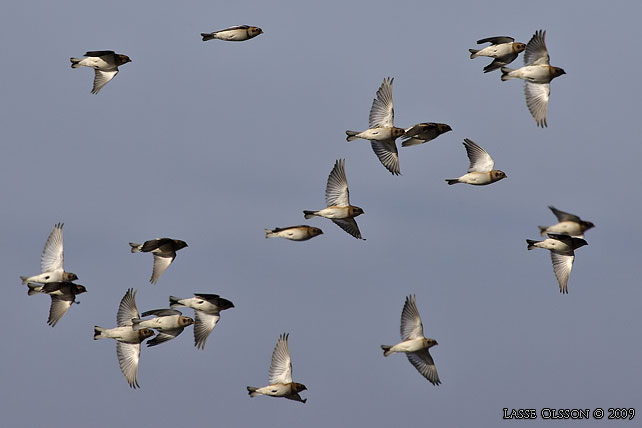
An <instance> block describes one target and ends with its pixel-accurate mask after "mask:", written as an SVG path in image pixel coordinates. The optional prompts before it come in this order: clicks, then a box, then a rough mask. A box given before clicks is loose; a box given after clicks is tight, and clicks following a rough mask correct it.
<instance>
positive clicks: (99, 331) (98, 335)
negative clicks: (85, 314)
mask: <svg viewBox="0 0 642 428" xmlns="http://www.w3.org/2000/svg"><path fill="white" fill-rule="evenodd" d="M105 330H106V329H104V328H102V327H99V326H97V325H95V326H94V340H98V339H102V338H103V331H105Z"/></svg>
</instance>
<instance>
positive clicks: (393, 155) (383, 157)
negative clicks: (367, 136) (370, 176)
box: [370, 140, 401, 175]
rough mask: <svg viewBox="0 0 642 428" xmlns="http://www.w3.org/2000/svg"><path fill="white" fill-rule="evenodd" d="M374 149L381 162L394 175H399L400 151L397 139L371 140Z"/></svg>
mask: <svg viewBox="0 0 642 428" xmlns="http://www.w3.org/2000/svg"><path fill="white" fill-rule="evenodd" d="M370 145H371V146H372V151H374V152H375V154H376V155H377V157H378V158H379V162H381V164H382V165H383V166H385V167H386V169H387V170H388V171H390V173H391V174H392V175H399V174H400V173H401V171H400V169H399V153H398V152H397V145H396V144H395V140H370Z"/></svg>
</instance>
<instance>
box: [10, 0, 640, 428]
mask: <svg viewBox="0 0 642 428" xmlns="http://www.w3.org/2000/svg"><path fill="white" fill-rule="evenodd" d="M611 3H612V4H607V3H606V2H597V1H591V2H558V1H541V2H538V3H537V5H535V4H533V3H528V4H527V3H523V2H513V3H507V2H500V1H486V2H455V1H453V2H441V3H434V2H422V1H414V2H411V1H407V2H404V1H399V2H394V3H392V2H382V1H353V2H345V1H341V2H335V1H327V2H317V3H312V2H300V1H237V2H211V1H199V2H189V3H187V4H186V3H185V2H182V3H181V2H168V1H161V2H143V3H141V2H129V1H112V2H110V3H109V4H104V3H98V2H87V1H59V2H49V1H32V2H9V3H8V4H6V5H5V6H4V8H3V12H2V14H1V15H0V35H1V36H2V40H3V45H2V52H3V55H2V57H3V58H4V67H3V78H2V79H1V80H0V96H1V99H2V102H1V103H0V129H2V135H3V138H2V141H3V143H2V147H3V151H2V156H1V157H0V166H1V167H0V180H1V182H2V183H4V185H3V186H2V187H1V188H0V198H1V200H2V208H1V210H2V220H3V227H2V229H3V236H4V239H3V240H2V243H1V244H0V256H1V257H2V260H4V263H3V266H4V268H3V269H2V273H1V274H0V275H2V279H3V281H2V282H3V283H4V284H5V295H4V301H5V305H4V310H3V312H2V315H0V319H2V322H3V325H4V326H5V328H4V341H3V343H4V346H3V353H2V354H3V357H2V362H3V364H2V369H0V385H2V388H0V410H1V411H0V413H1V414H2V418H3V426H4V425H6V426H8V427H40V426H70V427H89V426H91V427H116V426H122V427H126V426H150V427H152V426H153V427H169V426H177V425H178V424H180V425H181V426H196V425H206V426H219V425H220V426H229V427H247V426H252V425H254V426H256V425H257V424H261V425H262V426H263V425H264V426H276V425H279V426H286V425H291V426H305V427H327V426H333V427H356V426H373V427H390V426H397V425H400V424H401V423H404V424H408V425H410V424H412V425H417V426H441V427H471V426H497V425H498V424H502V423H505V421H502V419H501V417H502V409H503V408H504V407H507V408H534V409H537V411H538V412H539V411H540V410H541V409H542V408H543V407H551V408H582V409H584V408H589V409H595V408H596V407H602V408H604V409H605V410H606V409H607V408H609V407H636V408H638V409H639V408H640V402H641V399H642V383H641V382H640V379H641V378H642V366H641V364H640V361H641V360H642V346H640V333H639V327H640V325H641V322H642V315H641V312H640V304H641V303H640V302H642V288H641V287H640V284H639V282H640V281H639V279H640V277H641V276H642V270H641V265H640V249H639V243H640V241H641V238H642V231H641V228H640V222H639V220H638V219H639V218H640V216H641V215H642V204H641V203H640V190H639V185H638V182H639V159H640V155H641V154H642V149H641V148H640V141H639V139H640V131H639V121H640V119H639V116H640V107H639V95H640V86H641V85H640V78H639V70H640V68H641V65H642V64H641V60H640V56H639V54H638V53H637V50H636V48H637V41H638V40H640V39H641V38H642V30H641V29H640V23H639V16H640V7H639V6H638V5H637V4H633V2H621V3H620V2H611ZM238 24H248V25H256V26H259V27H261V28H263V30H264V32H265V34H263V35H260V36H259V37H257V38H255V39H252V40H250V41H247V42H243V43H225V42H222V41H218V40H213V41H210V42H207V43H204V42H202V41H201V39H200V36H199V33H201V32H204V31H213V30H216V29H222V28H225V27H227V26H231V25H238ZM538 29H545V30H546V31H547V33H546V42H547V45H548V49H549V53H550V56H551V64H552V65H555V66H560V67H563V68H564V69H565V70H566V72H567V75H564V76H562V77H559V78H557V79H555V80H554V81H553V83H552V85H551V98H550V104H549V109H548V124H549V127H548V128H547V129H540V128H537V127H536V125H535V122H534V120H533V119H532V117H531V115H530V114H529V112H528V110H527V108H526V104H525V102H524V96H523V85H522V83H521V82H519V81H508V82H501V81H500V79H499V76H500V74H499V72H494V73H489V74H483V73H482V69H483V67H484V66H485V65H486V64H487V63H488V62H490V60H487V59H485V58H478V59H475V60H470V59H469V53H468V48H474V47H476V45H475V41H476V40H477V39H480V38H483V37H489V36H496V35H509V36H513V37H515V38H516V39H517V40H518V41H522V42H525V43H526V42H528V40H529V39H530V38H531V36H532V35H533V33H534V32H535V31H536V30H538ZM103 49H111V50H115V51H116V52H119V53H124V54H126V55H129V56H130V57H131V59H132V62H131V63H129V64H126V65H125V66H123V67H121V72H120V74H119V75H118V76H117V77H116V78H115V79H114V80H113V81H112V82H110V83H109V84H108V85H107V86H106V87H105V88H104V89H103V90H102V91H101V92H100V94H98V95H96V96H94V95H91V94H90V90H91V85H92V81H93V72H92V71H91V70H89V69H86V68H80V69H75V70H74V69H71V68H70V63H69V57H72V56H73V57H79V56H81V55H82V54H83V53H84V52H85V51H88V50H103ZM521 63H522V57H521V56H520V57H519V58H518V60H517V61H516V62H515V63H514V65H516V66H517V65H520V64H521ZM387 76H392V77H394V78H395V81H394V101H395V113H396V116H395V124H397V125H398V126H403V127H406V126H410V125H412V124H414V123H417V122H422V121H434V122H444V123H448V124H450V125H451V126H452V128H453V131H452V132H449V133H447V134H444V135H442V136H441V137H439V138H438V139H436V140H434V141H433V142H430V143H428V144H425V145H423V146H420V147H411V148H404V149H400V164H401V171H402V176H400V177H393V176H392V175H390V174H389V173H388V172H387V171H386V170H385V169H384V168H383V167H382V166H381V165H380V164H379V162H378V160H377V159H376V157H375V155H374V154H373V153H372V151H371V149H370V147H369V143H368V142H366V141H355V142H352V143H350V144H348V143H346V141H345V133H344V132H345V130H346V129H365V128H366V126H367V122H368V121H367V119H368V111H369V109H370V105H371V103H372V99H373V98H374V96H375V92H376V90H377V88H378V87H379V85H380V84H381V82H382V80H383V78H384V77H387ZM464 138H471V139H472V140H474V141H476V142H477V143H479V144H480V145H481V146H482V147H484V148H485V149H487V150H488V151H489V153H491V155H492V156H493V158H494V159H495V162H496V167H497V168H499V169H501V170H503V171H505V172H506V173H507V175H508V178H507V179H506V180H502V181H500V182H498V183H495V184H493V185H491V186H487V187H483V188H476V187H472V186H464V185H457V186H448V185H447V184H446V183H445V182H444V179H445V178H452V177H456V176H459V175H461V174H463V173H464V172H465V170H466V168H467V166H468V160H467V158H466V154H465V150H464V147H463V145H462V141H463V139H464ZM338 158H345V159H346V171H347V177H348V182H349V185H350V197H351V201H352V202H353V203H354V204H355V205H358V206H360V207H362V208H363V209H364V210H365V214H364V215H362V216H360V217H358V219H357V221H358V223H359V227H360V228H361V232H362V234H363V236H364V237H365V238H366V239H367V240H366V241H358V240H356V239H354V238H352V237H350V236H349V235H347V234H346V233H345V232H343V231H342V230H340V229H339V228H338V227H336V226H335V225H333V224H332V223H331V222H330V221H328V220H325V219H312V220H307V221H306V220H304V219H303V214H302V210H304V209H318V208H321V207H323V202H324V189H325V182H326V179H327V176H328V173H329V172H330V170H331V168H332V165H333V164H334V162H335V160H336V159H338ZM548 205H554V206H556V207H557V208H559V209H561V210H564V211H569V212H572V213H575V214H578V215H580V216H581V217H582V218H584V219H587V220H589V221H592V222H594V223H595V224H596V227H595V229H592V230H590V231H589V232H588V233H587V235H586V238H587V240H588V242H589V245H588V246H587V247H583V248H581V249H579V250H578V252H577V257H576V261H575V266H574V268H573V272H572V274H571V278H570V281H569V294H568V295H560V294H559V292H558V286H557V282H556V280H555V277H554V275H553V271H552V267H551V262H550V257H549V255H548V254H547V252H546V251H544V250H537V251H526V242H525V239H526V238H530V239H535V238H537V237H538V230H537V225H540V224H541V225H549V224H553V223H554V222H555V218H554V217H553V215H552V214H551V213H550V211H549V210H548V208H547V206H548ZM58 221H63V222H64V223H65V228H64V240H65V256H66V257H65V267H66V268H67V269H68V270H70V271H73V272H75V273H77V274H78V276H79V277H80V280H79V281H78V282H79V283H81V284H84V285H85V286H86V287H87V289H88V292H87V293H86V294H83V295H81V296H79V300H80V302H81V303H80V304H79V305H75V306H74V307H72V308H71V309H70V311H69V312H68V313H67V314H66V315H65V317H64V318H63V319H62V320H61V321H60V322H59V323H58V325H57V326H56V327H55V328H53V329H52V328H50V327H48V326H47V325H46V319H47V312H48V307H49V298H48V297H46V296H33V297H27V295H26V289H25V287H24V286H21V285H20V281H19V276H20V275H33V274H35V273H37V272H38V269H39V257H40V252H41V250H42V246H43V244H44V241H45V239H46V237H47V235H48V234H49V232H50V231H51V229H52V227H53V225H54V224H55V223H56V222H58ZM301 223H307V224H310V225H312V226H318V227H321V228H322V229H323V231H324V232H325V233H324V235H322V236H320V237H317V238H315V239H313V240H311V241H308V242H302V243H296V242H289V241H285V240H277V239H270V240H266V239H265V238H264V233H263V229H264V228H266V227H275V226H281V227H283V226H290V225H296V224H301ZM161 236H168V237H172V238H176V239H182V240H185V241H187V242H188V243H189V248H186V249H184V250H181V252H180V253H179V255H178V257H177V259H176V261H175V262H174V264H173V265H172V266H171V267H170V268H169V269H168V270H167V272H165V274H164V275H163V276H162V277H161V279H160V281H159V283H158V284H157V285H155V286H152V285H150V284H149V282H148V278H149V276H150V273H151V267H152V260H151V256H150V255H140V254H135V255H132V254H130V252H129V246H128V244H127V243H128V242H130V241H137V242H142V241H144V240H146V239H152V238H156V237H161ZM129 287H133V288H135V289H137V290H138V296H137V302H138V308H139V309H140V310H141V311H145V310H149V309H155V308H160V307H165V306H167V304H168V296H169V295H176V296H181V297H188V296H191V294H192V293H193V292H205V293H217V294H220V295H221V296H223V297H225V298H227V299H229V300H231V301H232V302H234V304H235V305H236V307H235V308H234V309H230V310H228V311H226V312H224V313H223V315H222V318H221V321H220V323H219V325H218V326H217V327H216V329H215V330H214V332H213V334H212V336H211V337H210V338H209V340H208V342H207V345H206V347H205V350H204V351H200V350H197V349H196V348H194V346H193V338H192V331H191V328H190V329H189V330H188V331H186V332H185V333H184V334H183V335H182V336H180V337H178V338H177V339H176V340H173V341H171V342H169V343H166V344H163V345H161V346H157V347H154V348H144V349H143V350H142V355H141V364H140V369H139V374H138V380H139V383H140V385H141V388H140V390H131V389H130V388H129V387H128V385H127V383H126V381H125V379H124V377H123V376H122V374H121V372H120V370H119V367H118V362H117V358H116V351H115V343H114V342H113V341H108V340H102V341H94V340H93V339H92V330H93V326H94V325H101V326H104V327H113V326H115V316H116V309H117V306H118V302H119V301H120V299H121V298H122V296H123V294H124V293H125V291H126V289H127V288H129ZM410 293H414V294H416V296H417V304H418V307H419V311H420V312H421V315H422V318H423V324H424V330H425V333H426V335H427V336H428V337H432V338H435V339H436V340H437V341H438V342H439V345H438V346H436V347H435V348H432V349H431V353H432V355H433V357H434V359H435V362H436V364H437V368H438V371H439V375H440V377H441V380H442V382H443V384H442V385H440V386H439V387H434V386H432V385H431V384H430V383H429V382H428V381H426V380H425V379H424V378H423V377H421V375H420V374H419V373H418V372H417V371H416V370H415V369H414V368H413V367H412V366H411V365H410V364H409V363H408V361H407V360H406V358H405V357H404V356H403V355H392V356H390V357H388V358H384V357H383V356H382V352H381V350H380V348H379V345H381V344H392V343H395V342H396V341H398V339H399V318H400V314H401V309H402V307H403V302H404V299H405V296H406V295H408V294H410ZM185 313H186V314H187V315H190V316H192V312H191V311H190V310H187V311H185ZM282 332H289V333H290V340H289V341H290V349H291V353H292V360H293V365H294V380H295V381H298V382H302V383H304V384H306V385H307V387H308V391H305V392H304V393H303V394H302V395H303V396H304V397H307V398H308V402H307V403H306V404H305V405H301V404H300V403H295V402H291V401H287V400H283V399H271V398H266V397H258V398H250V397H248V396H247V391H246V389H245V387H246V385H254V386H261V385H263V384H265V382H266V381H267V374H268V366H269V361H270V356H271V353H272V350H273V348H274V345H275V343H276V340H277V338H278V336H279V334H280V333H282ZM639 410H640V411H642V409H639ZM607 415H608V413H607ZM639 417H642V415H640V416H639ZM639 417H637V418H636V419H639ZM508 423H510V422H508ZM561 423H562V422H561V421H542V419H541V417H539V413H538V419H537V420H536V421H534V422H526V421H520V424H521V425H520V426H530V425H531V424H533V425H542V424H543V425H546V426H559V425H561ZM619 423H620V424H621V425H625V426H633V425H634V424H635V423H636V422H635V420H634V421H632V422H631V421H626V422H624V421H619ZM606 424H609V425H616V424H618V422H614V421H609V422H607V420H606V419H605V420H602V421H596V420H590V421H583V422H582V426H605V425H606ZM511 425H512V423H511Z"/></svg>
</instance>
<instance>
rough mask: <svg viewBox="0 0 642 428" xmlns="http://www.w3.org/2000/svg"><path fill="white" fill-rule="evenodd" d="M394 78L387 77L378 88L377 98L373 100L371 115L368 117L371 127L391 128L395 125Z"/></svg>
mask: <svg viewBox="0 0 642 428" xmlns="http://www.w3.org/2000/svg"><path fill="white" fill-rule="evenodd" d="M393 80H394V79H393V78H390V77H387V78H385V79H383V83H382V84H381V86H380V87H379V90H377V98H375V100H374V101H373V102H372V107H370V117H369V119H368V121H369V123H370V128H390V127H392V126H393V122H394V118H395V112H394V109H393V107H392V81H393Z"/></svg>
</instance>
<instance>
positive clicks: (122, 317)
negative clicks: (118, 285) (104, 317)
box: [116, 288, 139, 327]
mask: <svg viewBox="0 0 642 428" xmlns="http://www.w3.org/2000/svg"><path fill="white" fill-rule="evenodd" d="M138 317H139V316H138V308H137V307H136V291H135V290H134V289H133V288H130V289H128V290H127V292H126V293H125V295H124V296H123V298H122V300H121V301H120V305H119V306H118V312H117V313H116V324H117V325H118V326H119V327H123V326H127V325H132V318H138Z"/></svg>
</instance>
